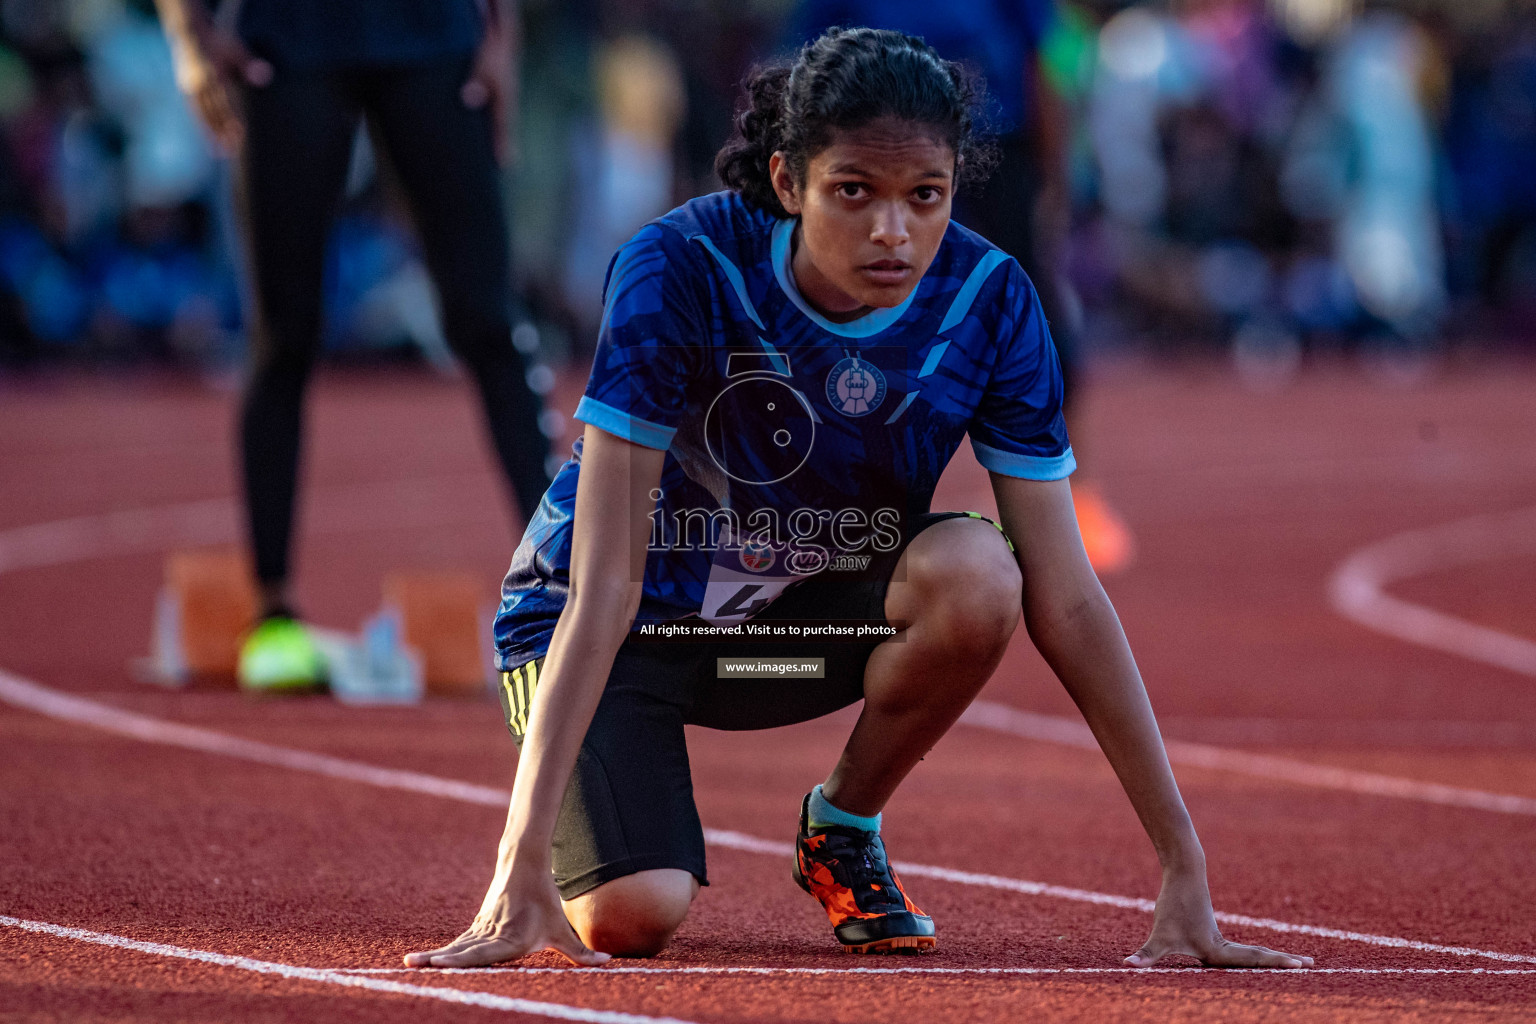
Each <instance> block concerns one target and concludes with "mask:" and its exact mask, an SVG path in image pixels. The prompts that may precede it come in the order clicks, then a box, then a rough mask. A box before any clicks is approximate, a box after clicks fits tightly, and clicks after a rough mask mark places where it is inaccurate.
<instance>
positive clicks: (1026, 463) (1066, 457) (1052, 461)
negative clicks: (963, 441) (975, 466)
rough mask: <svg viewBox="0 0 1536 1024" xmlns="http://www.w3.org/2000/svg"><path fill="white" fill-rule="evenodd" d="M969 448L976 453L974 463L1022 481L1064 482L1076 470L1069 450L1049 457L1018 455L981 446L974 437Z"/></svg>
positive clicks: (989, 446)
mask: <svg viewBox="0 0 1536 1024" xmlns="http://www.w3.org/2000/svg"><path fill="white" fill-rule="evenodd" d="M971 448H972V449H973V450H974V451H975V452H976V461H977V462H979V463H981V464H982V465H983V466H985V467H986V468H987V469H990V470H991V471H992V472H994V473H1001V474H1002V475H1003V476H1016V477H1019V478H1020V479H1023V480H1064V479H1066V478H1067V477H1069V476H1071V475H1072V471H1073V470H1075V469H1076V468H1077V459H1076V458H1075V457H1074V456H1073V455H1072V449H1071V448H1068V449H1067V450H1066V451H1064V452H1062V453H1061V454H1060V455H1056V456H1050V457H1047V456H1042V455H1020V454H1019V453H1018V452H1005V451H1003V450H1002V449H1001V448H993V447H992V446H991V445H986V444H982V443H981V442H980V441H978V440H976V439H975V438H974V437H973V438H971Z"/></svg>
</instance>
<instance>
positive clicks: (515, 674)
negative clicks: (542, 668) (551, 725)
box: [501, 661, 539, 736]
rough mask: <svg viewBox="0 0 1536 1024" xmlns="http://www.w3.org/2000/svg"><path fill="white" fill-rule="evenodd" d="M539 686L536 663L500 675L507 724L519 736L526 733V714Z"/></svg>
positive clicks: (530, 707)
mask: <svg viewBox="0 0 1536 1024" xmlns="http://www.w3.org/2000/svg"><path fill="white" fill-rule="evenodd" d="M538 685H539V666H538V663H537V662H534V661H530V662H529V663H528V664H526V665H523V666H521V667H519V668H515V669H513V670H512V671H510V672H503V673H502V674H501V688H502V689H503V690H505V691H506V693H507V724H508V725H509V726H511V728H512V731H513V732H514V733H516V734H517V735H519V736H521V735H523V734H524V733H526V732H527V731H528V712H529V711H531V710H532V709H533V694H534V691H535V690H536V689H537V688H538Z"/></svg>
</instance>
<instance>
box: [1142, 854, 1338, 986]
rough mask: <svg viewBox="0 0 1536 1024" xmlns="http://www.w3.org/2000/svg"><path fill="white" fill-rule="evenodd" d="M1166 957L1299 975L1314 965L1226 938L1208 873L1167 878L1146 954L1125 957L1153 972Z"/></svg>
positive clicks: (1306, 959)
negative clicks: (1213, 904) (1213, 902)
mask: <svg viewBox="0 0 1536 1024" xmlns="http://www.w3.org/2000/svg"><path fill="white" fill-rule="evenodd" d="M1166 956H1192V957H1194V958H1195V959H1197V960H1199V961H1200V963H1201V964H1203V965H1204V966H1206V967H1270V968H1277V969H1281V970H1285V969H1291V970H1294V969H1296V968H1303V967H1311V966H1312V958H1311V957H1309V956H1297V955H1296V954H1294V953H1283V952H1281V951H1280V950H1278V949H1270V948H1269V947H1268V946H1249V945H1245V944H1243V943H1241V942H1233V941H1231V940H1230V939H1227V938H1225V937H1224V936H1223V935H1222V934H1221V929H1220V928H1218V927H1217V926H1216V912H1215V911H1214V910H1213V909H1212V908H1211V891H1210V888H1209V886H1208V885H1207V884H1206V880H1205V870H1204V868H1201V869H1199V870H1192V871H1186V872H1180V873H1176V874H1170V875H1167V876H1165V877H1164V879H1163V888H1162V891H1161V892H1159V893H1158V894H1157V909H1156V910H1155V911H1154V912H1153V914H1152V934H1151V935H1150V936H1148V938H1147V941H1146V942H1144V943H1142V946H1141V948H1140V949H1138V950H1137V951H1136V952H1134V953H1132V954H1131V955H1130V956H1128V957H1126V958H1125V965H1126V966H1127V967H1151V966H1153V965H1155V964H1156V963H1157V962H1158V961H1160V960H1162V959H1163V957H1166Z"/></svg>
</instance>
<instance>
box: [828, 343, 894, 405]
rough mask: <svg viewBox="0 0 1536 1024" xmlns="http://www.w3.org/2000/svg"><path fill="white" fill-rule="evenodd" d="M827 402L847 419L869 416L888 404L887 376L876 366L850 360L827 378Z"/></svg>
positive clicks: (839, 364)
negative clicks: (886, 396)
mask: <svg viewBox="0 0 1536 1024" xmlns="http://www.w3.org/2000/svg"><path fill="white" fill-rule="evenodd" d="M827 401H828V402H831V403H832V408H834V409H836V410H837V411H838V412H840V413H842V414H843V415H844V416H867V415H868V414H869V413H872V412H874V411H875V410H876V409H878V408H880V403H881V402H883V401H885V374H883V373H881V372H880V367H878V366H876V365H875V364H873V363H866V362H865V361H864V360H862V359H860V358H859V357H858V356H849V357H848V358H846V359H844V360H842V361H841V362H839V363H838V364H837V365H836V366H834V367H832V372H830V373H828V374H827Z"/></svg>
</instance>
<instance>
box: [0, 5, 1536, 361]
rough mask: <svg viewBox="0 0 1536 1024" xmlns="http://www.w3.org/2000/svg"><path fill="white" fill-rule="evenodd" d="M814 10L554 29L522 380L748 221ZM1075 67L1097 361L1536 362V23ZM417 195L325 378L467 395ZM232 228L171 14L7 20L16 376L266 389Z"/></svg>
mask: <svg viewBox="0 0 1536 1024" xmlns="http://www.w3.org/2000/svg"><path fill="white" fill-rule="evenodd" d="M952 2H955V3H961V2H965V0H952ZM977 2H983V0H977ZM792 7H793V0H729V2H728V0H524V3H523V4H522V19H523V32H524V61H523V74H522V82H523V95H522V100H521V104H520V118H519V123H518V126H517V138H518V155H517V160H516V163H515V165H514V166H513V167H511V168H509V171H508V174H507V176H506V178H507V180H506V189H507V196H508V200H509V205H510V209H511V210H512V214H513V234H514V252H515V254H516V255H515V266H516V274H517V279H518V280H517V284H518V291H519V294H520V295H521V302H522V303H523V306H524V308H523V309H522V310H521V311H520V319H522V320H523V321H524V326H523V327H522V328H520V329H519V331H518V332H517V335H516V340H517V341H518V343H519V347H520V348H524V349H525V350H533V349H539V350H541V351H542V352H543V354H544V356H545V358H546V359H558V358H561V357H564V356H571V357H579V356H581V355H582V354H583V353H585V352H587V351H589V350H590V347H591V344H592V334H593V331H594V329H595V324H596V320H597V317H598V315H599V313H600V302H601V298H600V297H601V290H602V282H603V277H604V273H605V271H606V269H607V265H608V260H609V257H610V256H611V254H612V252H613V251H614V249H615V248H616V247H617V246H618V245H619V244H620V243H622V242H623V241H624V240H625V239H626V238H627V237H628V236H629V235H630V234H631V233H632V232H633V231H634V230H635V229H636V228H637V227H638V226H639V225H640V224H642V223H644V222H645V221H646V220H648V219H650V218H651V217H654V216H656V215H658V214H660V213H662V212H665V211H666V210H667V209H669V208H670V207H671V206H673V205H675V204H676V203H677V202H680V201H682V200H684V199H686V198H688V197H690V196H693V195H697V194H699V193H701V192H706V191H710V190H713V189H715V188H718V187H719V185H718V182H717V181H716V179H715V178H714V174H713V169H712V162H713V156H714V153H715V150H716V149H717V148H718V147H719V145H720V143H721V142H722V141H723V140H724V138H725V137H726V135H727V134H728V132H729V130H730V123H731V115H732V107H733V105H734V103H735V102H736V98H737V95H738V92H739V88H738V86H739V82H740V80H741V78H742V77H743V75H744V74H745V73H746V71H747V69H748V68H749V67H750V65H751V64H752V63H753V61H755V60H759V59H762V58H765V57H770V56H773V55H774V54H776V53H779V52H782V51H783V50H784V49H785V48H786V47H787V46H789V45H790V44H791V42H792V41H791V40H788V39H787V38H785V30H784V28H783V26H784V25H785V24H786V22H787V21H788V19H789V16H790V14H791V8H792ZM1043 53H1044V60H1045V65H1046V68H1047V70H1048V72H1049V76H1050V79H1051V81H1052V82H1053V83H1054V85H1055V86H1056V89H1057V91H1058V92H1059V93H1060V94H1061V96H1062V97H1063V98H1064V99H1065V100H1066V102H1067V105H1068V109H1069V110H1070V111H1071V113H1072V118H1071V120H1072V131H1073V136H1072V142H1071V147H1070V172H1071V173H1070V180H1071V187H1072V193H1073V195H1072V200H1073V217H1072V229H1071V241H1070V249H1069V253H1070V255H1069V257H1068V269H1069V272H1070V276H1071V279H1072V281H1073V283H1074V284H1075V286H1076V290H1077V293H1078V294H1079V295H1080V296H1081V298H1082V300H1083V307H1084V318H1085V319H1084V322H1085V330H1084V340H1085V343H1086V344H1087V346H1088V347H1089V349H1090V350H1092V349H1095V348H1097V349H1099V350H1105V349H1113V348H1116V347H1126V346H1132V347H1146V348H1154V349H1170V348H1171V349H1192V348H1215V347H1218V346H1220V347H1227V348H1230V349H1231V350H1232V351H1233V352H1235V353H1236V354H1237V355H1238V357H1239V359H1240V360H1242V359H1250V360H1252V361H1253V362H1254V364H1255V365H1257V366H1260V367H1261V368H1262V367H1265V366H1270V367H1273V366H1280V367H1284V366H1286V365H1289V364H1291V363H1294V362H1295V361H1296V360H1299V359H1300V358H1301V357H1302V354H1303V353H1304V352H1306V351H1309V350H1322V349H1328V348H1361V347H1365V348H1376V347H1386V348H1391V349H1405V350H1411V351H1422V350H1428V349H1433V348H1437V347H1441V346H1447V345H1457V344H1462V345H1466V344H1471V345H1479V346H1487V345H1517V346H1518V345H1523V346H1525V347H1527V348H1530V347H1532V346H1533V344H1536V3H1533V2H1532V0H1438V2H1436V0H1421V2H1416V3H1415V2H1409V0H1400V2H1396V3H1374V2H1363V0H1150V2H1144V3H1134V4H1125V3H1115V2H1106V0H1072V2H1063V3H1060V4H1058V10H1057V17H1056V19H1055V22H1054V26H1053V28H1052V29H1051V32H1050V35H1049V36H1048V38H1047V42H1046V45H1045V47H1044V51H1043ZM388 178H389V173H388V169H387V167H380V166H379V165H378V164H377V163H376V162H375V160H374V158H373V151H372V148H371V146H370V145H369V143H368V139H367V136H366V133H360V135H359V139H358V143H357V147H356V151H355V153H354V158H353V168H352V172H351V176H350V181H349V186H348V201H347V207H346V213H345V216H344V217H343V219H342V221H341V223H340V225H339V227H338V230H337V232H336V235H335V237H334V238H333V240H332V244H331V253H330V257H329V274H328V283H327V306H328V319H327V341H326V346H327V348H328V349H329V350H331V351H332V352H333V353H336V354H338V355H346V354H351V355H354V356H367V357H370V358H373V357H378V356H380V355H384V354H400V353H407V354H411V357H413V358H414V357H415V356H417V355H424V356H425V357H426V358H427V359H429V360H431V361H433V362H435V363H442V364H446V363H447V361H448V357H447V355H446V349H445V347H444V345H443V343H442V339H441V334H440V331H439V330H438V327H437V323H436V316H435V313H434V310H433V298H432V292H431V287H430V284H429V282H428V281H427V278H426V275H425V273H424V271H423V270H422V268H421V264H420V262H419V259H418V257H417V254H416V251H415V247H414V243H413V242H412V240H411V236H410V232H409V230H408V223H409V220H408V217H407V216H406V213H405V211H404V210H403V209H402V208H401V206H400V204H399V201H398V200H397V199H396V198H395V195H394V190H393V189H391V188H390V187H389V186H388ZM227 194H228V169H227V165H226V163H225V161H223V160H222V159H221V158H220V157H219V156H218V155H217V154H216V153H215V151H214V150H213V149H212V147H211V146H210V144H209V143H208V141H207V140H206V138H205V136H204V134H203V132H202V130H201V128H200V126H199V125H198V123H197V122H196V120H195V119H194V118H193V116H192V115H191V113H190V111H189V110H188V108H187V106H186V104H185V102H184V101H183V99H182V98H181V96H180V94H179V93H178V92H177V89H176V86H175V83H174V81H173V77H172V68H171V59H170V52H169V49H168V47H167V45H166V42H165V40H164V37H163V35H162V34H161V32H160V29H159V26H158V24H157V22H156V20H155V15H154V8H153V5H152V3H151V2H150V0H0V362H8V363H27V362H38V361H43V362H46V361H58V360H70V359H73V360H84V361H91V362H117V361H121V362H137V361H146V360H161V361H174V362H178V363H187V364H193V365H198V366H204V367H209V368H215V369H216V368H219V367H226V366H231V365H234V364H236V363H238V362H239V360H240V358H241V355H242V353H243V342H242V337H241V330H240V326H241V305H242V304H241V300H240V294H241V284H240V280H241V275H240V267H239V260H240V256H239V247H238V246H237V245H236V244H234V239H235V236H236V229H237V226H236V225H234V224H232V223H231V220H232V214H231V211H230V205H229V202H228V199H227Z"/></svg>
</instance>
